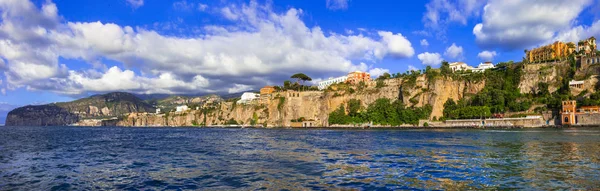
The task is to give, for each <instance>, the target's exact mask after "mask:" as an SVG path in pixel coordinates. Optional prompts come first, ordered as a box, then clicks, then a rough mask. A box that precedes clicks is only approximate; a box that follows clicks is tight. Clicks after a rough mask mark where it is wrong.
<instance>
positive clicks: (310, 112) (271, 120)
mask: <svg viewBox="0 0 600 191" xmlns="http://www.w3.org/2000/svg"><path fill="white" fill-rule="evenodd" d="M385 84H386V85H385V87H380V88H377V87H376V82H374V81H373V82H369V83H367V84H366V87H365V88H364V89H363V90H360V91H356V92H354V93H349V92H344V91H327V92H320V91H311V92H296V91H288V92H277V93H274V94H272V95H271V96H270V97H263V98H261V99H260V100H257V101H255V102H253V103H250V104H247V105H237V104H235V103H232V102H221V103H219V104H218V105H216V106H215V108H213V109H210V110H192V111H187V112H181V113H175V112H171V113H169V114H160V115H156V114H140V113H134V114H130V115H129V116H128V117H126V118H124V119H121V120H119V121H117V122H116V123H115V124H116V125H119V126H196V125H206V126H212V125H225V124H226V123H227V122H229V121H232V120H233V121H236V122H237V123H239V124H245V125H249V124H252V122H253V121H254V122H255V124H258V125H265V126H268V127H276V126H290V125H291V123H292V122H291V121H292V120H294V119H298V118H301V117H303V118H305V119H309V120H315V123H316V124H317V125H319V126H328V124H327V121H328V116H329V113H331V112H332V111H333V110H335V109H337V108H338V107H339V106H340V105H342V104H346V103H348V101H349V100H351V99H358V100H361V103H362V104H363V106H365V107H366V106H368V105H369V104H371V103H373V102H375V101H376V100H377V99H379V98H388V99H391V100H396V99H402V101H403V102H404V103H405V104H406V105H409V106H412V105H414V106H417V107H421V106H424V105H427V104H429V105H431V106H432V107H433V112H432V115H431V117H432V118H433V117H437V118H439V117H441V116H442V111H443V109H444V108H443V106H444V103H445V102H446V100H447V99H450V98H451V99H454V100H458V99H460V98H462V97H464V96H465V95H469V94H475V93H477V92H479V91H480V90H481V89H483V87H484V85H485V83H484V82H468V81H462V80H453V79H450V78H438V79H437V80H435V81H433V82H429V81H427V79H425V77H424V76H421V77H419V78H418V79H417V81H416V83H415V84H412V83H406V82H404V80H403V79H389V80H386V81H385ZM411 100H412V101H411ZM414 100H417V102H416V103H415V101H414Z"/></svg>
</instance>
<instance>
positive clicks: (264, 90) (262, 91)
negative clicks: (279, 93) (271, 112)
mask: <svg viewBox="0 0 600 191" xmlns="http://www.w3.org/2000/svg"><path fill="white" fill-rule="evenodd" d="M273 92H275V87H273V86H265V87H263V88H260V95H268V94H272V93H273Z"/></svg>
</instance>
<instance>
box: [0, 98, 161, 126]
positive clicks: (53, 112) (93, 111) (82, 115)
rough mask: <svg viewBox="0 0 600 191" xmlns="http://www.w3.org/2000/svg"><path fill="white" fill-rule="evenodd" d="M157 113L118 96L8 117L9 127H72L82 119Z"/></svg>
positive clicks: (16, 112) (23, 110)
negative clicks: (69, 125)
mask: <svg viewBox="0 0 600 191" xmlns="http://www.w3.org/2000/svg"><path fill="white" fill-rule="evenodd" d="M154 111H155V109H154V107H152V106H151V105H149V104H147V103H145V102H144V101H143V100H141V99H139V98H137V97H136V96H134V95H132V94H129V93H121V92H116V93H109V94H104V95H96V96H91V97H89V98H84V99H80V100H76V101H72V102H64V103H56V104H49V105H41V106H26V107H21V108H17V109H15V110H13V111H11V112H10V113H9V114H8V116H7V122H6V125H7V126H25V125H37V126H52V125H68V124H73V123H77V122H78V121H79V120H80V119H88V118H111V117H117V116H122V115H125V114H128V113H141V112H154Z"/></svg>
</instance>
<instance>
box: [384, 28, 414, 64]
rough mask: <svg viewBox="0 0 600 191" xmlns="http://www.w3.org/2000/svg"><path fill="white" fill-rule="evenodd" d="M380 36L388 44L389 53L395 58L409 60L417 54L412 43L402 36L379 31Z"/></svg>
mask: <svg viewBox="0 0 600 191" xmlns="http://www.w3.org/2000/svg"><path fill="white" fill-rule="evenodd" d="M379 36H381V37H382V38H383V41H384V42H385V43H386V44H387V47H388V50H389V53H390V54H391V55H393V56H395V57H400V58H407V57H411V56H413V55H414V54H415V50H414V49H413V47H412V45H411V43H410V41H408V39H406V38H405V37H404V36H402V34H400V33H398V34H393V33H392V32H386V31H379Z"/></svg>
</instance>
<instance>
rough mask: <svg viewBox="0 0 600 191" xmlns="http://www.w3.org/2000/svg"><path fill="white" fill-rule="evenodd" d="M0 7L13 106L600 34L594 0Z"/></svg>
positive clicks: (1, 100)
mask: <svg viewBox="0 0 600 191" xmlns="http://www.w3.org/2000/svg"><path fill="white" fill-rule="evenodd" d="M0 13H1V23H0V93H1V94H0V106H7V105H8V106H13V107H16V106H22V105H29V104H43V103H52V102H61V101H70V100H74V99H78V98H82V97H86V96H89V95H93V94H100V93H107V92H114V91H124V92H131V93H138V94H156V93H160V94H210V93H217V94H228V93H238V92H244V91H250V90H258V89H259V88H260V87H262V86H264V85H280V84H282V82H283V81H284V80H288V79H289V76H291V75H292V74H294V73H298V72H303V73H306V74H307V75H309V76H311V77H312V78H313V79H314V80H313V81H314V82H316V81H318V80H321V79H327V78H328V77H336V76H341V75H344V74H346V73H347V72H349V71H355V70H361V71H367V72H370V73H371V74H372V76H374V77H376V76H378V75H381V74H382V73H384V72H389V73H398V72H401V73H402V72H405V71H408V70H417V69H423V68H425V67H426V66H432V67H434V68H435V67H439V65H440V63H441V62H442V61H443V60H446V61H449V62H455V61H463V62H466V63H467V64H469V65H471V66H477V65H478V64H479V63H480V62H484V61H492V62H494V63H497V62H504V61H509V60H514V61H520V60H521V59H522V57H523V56H524V53H523V50H524V49H531V48H534V47H538V46H540V45H544V44H548V43H551V42H554V41H557V40H560V41H566V42H571V41H578V40H581V39H585V38H588V37H590V36H600V21H599V18H600V4H599V3H598V1H594V0H569V1H564V0H455V1H451V0H423V1H398V0H377V1H365V0H305V1H285V0H280V1H274V0H255V1H242V0H233V1H227V0H211V1H208V0H181V1H180V0H175V1H167V0H161V1H157V0H110V1H106V0H86V1H81V0H0ZM2 108H8V107H2Z"/></svg>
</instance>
